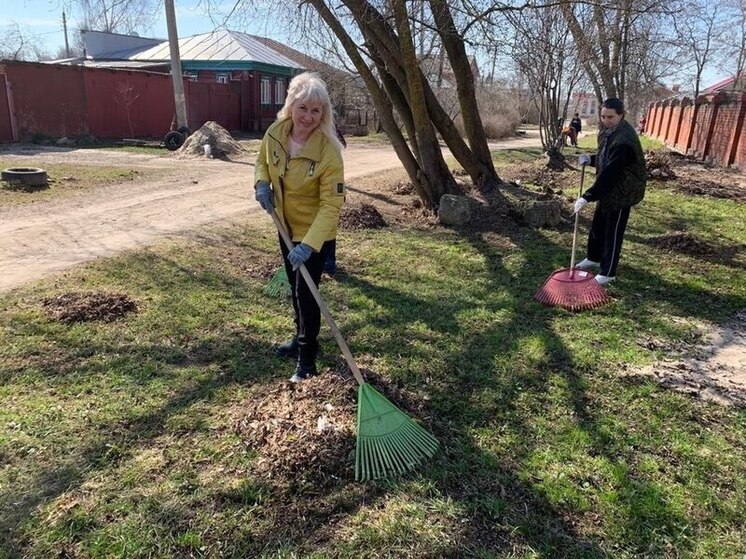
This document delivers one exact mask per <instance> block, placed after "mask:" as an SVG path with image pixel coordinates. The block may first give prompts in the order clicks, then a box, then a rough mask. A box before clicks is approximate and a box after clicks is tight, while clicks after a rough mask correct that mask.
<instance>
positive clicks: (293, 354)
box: [275, 338, 299, 359]
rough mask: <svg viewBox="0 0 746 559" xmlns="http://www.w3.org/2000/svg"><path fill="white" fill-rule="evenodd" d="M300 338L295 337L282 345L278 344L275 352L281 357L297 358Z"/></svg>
mask: <svg viewBox="0 0 746 559" xmlns="http://www.w3.org/2000/svg"><path fill="white" fill-rule="evenodd" d="M298 349H299V346H298V338H293V339H292V340H290V341H287V342H285V343H284V344H282V345H279V346H277V349H276V350H275V353H277V355H279V356H280V357H290V358H292V359H295V358H297V357H298Z"/></svg>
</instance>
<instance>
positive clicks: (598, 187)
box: [583, 144, 635, 202]
mask: <svg viewBox="0 0 746 559" xmlns="http://www.w3.org/2000/svg"><path fill="white" fill-rule="evenodd" d="M634 161H635V152H634V151H633V150H632V148H631V147H630V146H628V145H626V144H620V145H619V146H617V147H615V148H614V149H613V150H612V151H611V153H609V162H608V163H607V164H606V167H604V170H603V171H601V173H600V174H599V175H598V176H597V177H596V180H595V181H594V182H593V186H591V187H590V188H589V189H588V190H586V191H585V192H584V193H583V198H585V199H586V200H588V201H589V202H595V201H597V200H601V199H603V198H604V197H605V196H606V195H607V194H608V193H609V192H611V189H612V188H614V186H616V185H617V183H618V182H619V181H620V180H621V179H622V177H623V176H624V168H625V167H627V166H628V165H630V164H632V163H633V162H634ZM592 162H593V164H594V165H595V163H596V157H595V156H594V157H593V160H592Z"/></svg>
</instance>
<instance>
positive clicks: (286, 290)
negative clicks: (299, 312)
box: [264, 266, 290, 297]
mask: <svg viewBox="0 0 746 559" xmlns="http://www.w3.org/2000/svg"><path fill="white" fill-rule="evenodd" d="M264 293H265V295H269V296H270V297H287V296H289V295H290V282H289V281H288V275H287V273H286V272H285V266H281V267H280V269H279V270H277V273H276V274H275V275H274V277H273V278H272V279H271V280H269V283H268V284H267V287H265V288H264Z"/></svg>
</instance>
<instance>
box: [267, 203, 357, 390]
mask: <svg viewBox="0 0 746 559" xmlns="http://www.w3.org/2000/svg"><path fill="white" fill-rule="evenodd" d="M271 215H272V219H273V220H274V222H275V226H276V227H277V230H278V231H279V232H280V237H282V240H283V242H284V243H285V246H286V247H287V248H288V250H293V241H292V240H291V239H290V235H288V231H287V229H286V228H285V225H284V224H283V223H282V221H281V220H280V216H279V215H277V210H273V211H272V214H271ZM300 273H301V275H302V276H303V279H304V280H306V285H307V286H308V289H309V290H310V291H311V294H312V295H313V298H314V299H316V303H317V304H318V305H319V309H320V310H321V314H322V315H323V316H324V319H325V320H326V323H327V324H328V325H329V328H330V329H331V331H332V334H334V339H336V340H337V345H338V346H339V349H341V350H342V355H344V358H345V361H347V365H348V366H349V367H350V371H352V376H354V377H355V380H356V381H357V382H358V384H365V379H364V378H363V375H362V374H361V373H360V369H358V367H357V363H355V358H354V357H353V356H352V352H351V351H350V348H349V347H348V346H347V342H345V339H344V338H343V337H342V333H341V332H340V331H339V328H338V327H337V323H336V322H334V318H332V313H330V312H329V307H327V306H326V303H325V302H324V300H323V299H322V298H321V293H319V289H318V287H316V284H315V283H314V282H313V278H311V274H310V273H308V269H307V268H306V265H305V264H301V265H300Z"/></svg>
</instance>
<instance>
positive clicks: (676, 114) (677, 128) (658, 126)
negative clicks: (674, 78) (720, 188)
mask: <svg viewBox="0 0 746 559" xmlns="http://www.w3.org/2000/svg"><path fill="white" fill-rule="evenodd" d="M745 116H746V93H738V94H733V93H730V94H726V93H719V94H717V95H702V96H700V97H698V98H697V99H694V100H692V99H689V98H687V97H685V98H684V99H681V100H678V99H677V100H666V101H658V102H657V103H651V104H650V105H649V106H648V111H647V119H648V122H649V123H651V124H650V125H649V126H648V130H647V131H646V133H647V135H648V136H650V137H653V138H656V139H658V140H660V141H661V142H663V143H665V144H666V145H668V146H671V147H674V148H675V149H677V150H679V151H681V152H684V153H686V154H689V155H693V156H695V157H697V158H699V159H701V160H703V161H708V162H712V163H716V164H718V165H722V166H726V167H727V166H733V167H737V168H739V169H741V170H746V138H744V136H745V135H746V132H744V117H745Z"/></svg>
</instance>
